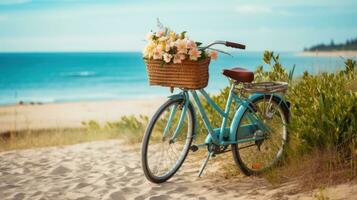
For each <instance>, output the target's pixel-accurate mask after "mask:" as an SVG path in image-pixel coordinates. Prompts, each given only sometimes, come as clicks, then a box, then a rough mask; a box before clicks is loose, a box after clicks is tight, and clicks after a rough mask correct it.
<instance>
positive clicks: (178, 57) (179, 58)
mask: <svg viewBox="0 0 357 200" xmlns="http://www.w3.org/2000/svg"><path fill="white" fill-rule="evenodd" d="M184 59H185V55H183V54H180V53H178V54H175V56H174V63H181V62H182V60H184Z"/></svg>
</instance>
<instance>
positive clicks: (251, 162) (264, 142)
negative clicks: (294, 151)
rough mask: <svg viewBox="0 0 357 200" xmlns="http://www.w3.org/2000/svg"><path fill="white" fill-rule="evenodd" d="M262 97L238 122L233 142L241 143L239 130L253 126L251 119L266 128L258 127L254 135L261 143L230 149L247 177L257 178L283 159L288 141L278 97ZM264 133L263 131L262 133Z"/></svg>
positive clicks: (285, 110) (285, 116) (285, 118)
mask: <svg viewBox="0 0 357 200" xmlns="http://www.w3.org/2000/svg"><path fill="white" fill-rule="evenodd" d="M270 97H271V95H265V96H261V97H259V98H257V99H255V100H253V102H252V103H253V104H254V107H255V108H254V111H251V110H250V109H247V110H246V111H245V112H244V114H243V116H242V118H241V119H240V122H239V125H238V128H237V132H236V138H238V140H239V139H241V138H242V137H243V136H242V133H240V132H239V131H238V130H242V129H241V127H244V126H251V125H252V124H254V123H255V124H256V122H255V120H253V118H258V119H260V120H261V121H262V122H263V123H264V125H265V127H266V128H261V126H255V127H259V128H257V129H256V130H255V132H254V135H250V136H249V137H253V136H255V137H259V138H262V139H261V140H256V141H252V142H244V143H237V144H233V145H232V153H233V158H234V161H235V162H236V164H237V165H238V166H239V168H240V169H241V171H242V172H243V173H244V174H246V175H248V176H249V175H253V174H259V173H261V172H263V171H265V170H267V169H269V168H271V167H272V166H274V165H275V164H276V163H277V162H278V161H279V160H280V159H281V157H282V155H283V151H284V147H285V145H286V143H287V139H288V131H287V123H288V112H289V111H288V108H287V107H286V106H285V104H284V103H283V102H280V101H281V100H280V99H279V98H277V97H273V98H270ZM264 129H265V130H264Z"/></svg>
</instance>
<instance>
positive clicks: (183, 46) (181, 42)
mask: <svg viewBox="0 0 357 200" xmlns="http://www.w3.org/2000/svg"><path fill="white" fill-rule="evenodd" d="M175 46H176V47H177V52H178V53H187V42H186V40H185V39H178V40H176V42H175Z"/></svg>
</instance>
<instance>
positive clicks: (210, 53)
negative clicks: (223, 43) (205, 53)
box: [209, 51, 218, 60]
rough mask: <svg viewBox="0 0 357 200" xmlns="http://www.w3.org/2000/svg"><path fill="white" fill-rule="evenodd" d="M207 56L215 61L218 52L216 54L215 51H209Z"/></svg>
mask: <svg viewBox="0 0 357 200" xmlns="http://www.w3.org/2000/svg"><path fill="white" fill-rule="evenodd" d="M209 56H210V57H211V58H212V59H213V60H217V57H218V52H217V51H211V52H209Z"/></svg>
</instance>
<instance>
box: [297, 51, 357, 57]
mask: <svg viewBox="0 0 357 200" xmlns="http://www.w3.org/2000/svg"><path fill="white" fill-rule="evenodd" d="M297 55H298V56H321V57H345V58H351V57H357V51H303V52H299V53H297Z"/></svg>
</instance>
